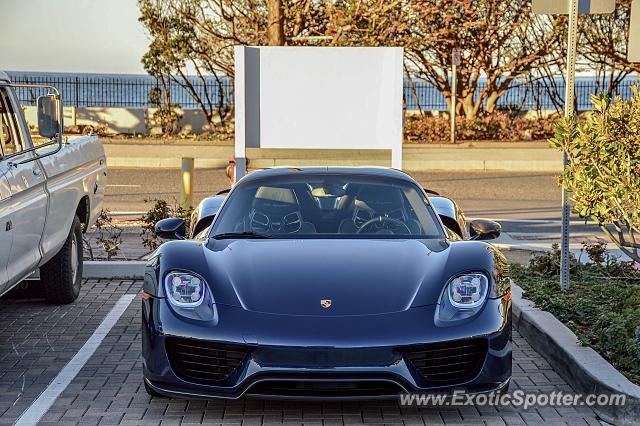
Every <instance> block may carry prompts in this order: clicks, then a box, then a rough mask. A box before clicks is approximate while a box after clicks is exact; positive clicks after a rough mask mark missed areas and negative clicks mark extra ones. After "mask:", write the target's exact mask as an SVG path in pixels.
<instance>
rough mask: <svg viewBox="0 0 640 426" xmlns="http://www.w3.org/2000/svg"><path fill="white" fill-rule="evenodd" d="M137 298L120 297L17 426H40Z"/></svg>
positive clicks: (127, 295) (23, 414)
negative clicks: (44, 417) (54, 404)
mask: <svg viewBox="0 0 640 426" xmlns="http://www.w3.org/2000/svg"><path fill="white" fill-rule="evenodd" d="M135 297H136V295H135V294H125V295H123V296H122V297H120V299H119V300H118V301H117V302H116V304H115V305H114V307H113V308H112V309H111V310H110V311H109V313H108V314H107V316H105V317H104V319H103V320H102V322H101V323H100V325H99V326H98V328H96V330H95V331H94V332H93V334H92V335H91V337H89V339H88V340H87V342H86V343H85V344H84V345H83V346H82V347H81V348H80V350H79V351H78V352H77V353H76V354H75V355H74V356H73V358H71V360H70V361H69V362H68V363H67V365H65V366H64V368H63V369H62V370H60V372H59V373H58V375H57V376H56V377H55V378H54V379H53V380H52V381H51V383H49V386H47V388H46V389H45V390H44V391H43V392H42V393H41V394H40V396H39V397H38V398H37V399H36V400H35V401H33V403H32V404H31V405H30V406H29V408H27V409H26V410H25V411H24V412H23V413H22V414H21V415H20V417H19V418H18V420H17V421H16V423H15V425H21V426H22V425H24V426H26V425H36V424H38V422H39V421H40V419H41V418H42V416H44V415H45V414H46V413H47V411H49V408H51V406H52V405H53V403H54V402H55V401H56V399H57V398H58V397H59V396H60V394H62V392H64V390H65V389H66V388H67V386H69V384H70V383H71V382H72V381H73V379H74V378H75V377H76V376H77V375H78V373H79V372H80V370H81V369H82V367H84V365H85V364H86V363H87V361H89V359H90V358H91V357H92V356H93V354H94V353H95V351H96V349H98V347H99V346H100V344H101V343H102V341H103V340H104V338H105V337H107V334H109V331H110V330H111V329H112V328H113V326H114V325H116V323H117V322H118V319H120V317H121V316H122V314H123V313H124V312H125V311H126V310H127V308H128V307H129V304H130V303H131V301H132V300H133V299H134V298H135Z"/></svg>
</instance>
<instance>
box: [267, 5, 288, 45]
mask: <svg viewBox="0 0 640 426" xmlns="http://www.w3.org/2000/svg"><path fill="white" fill-rule="evenodd" d="M267 13H268V20H269V27H268V36H269V45H270V46H284V41H285V40H284V12H283V8H282V0H268V2H267Z"/></svg>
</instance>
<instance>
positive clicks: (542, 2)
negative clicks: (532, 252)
mask: <svg viewBox="0 0 640 426" xmlns="http://www.w3.org/2000/svg"><path fill="white" fill-rule="evenodd" d="M634 1H636V2H637V1H639V0H634ZM614 8H615V0H565V1H558V0H533V4H532V6H531V9H532V11H533V13H538V14H549V15H554V14H565V15H566V14H569V35H568V46H567V76H566V78H565V81H566V87H565V96H564V116H565V117H571V116H573V114H574V113H575V111H574V108H573V104H574V101H575V100H574V97H575V87H574V81H575V75H576V53H577V52H576V50H577V41H578V14H607V13H612V12H613V9H614ZM563 161H564V167H567V165H569V157H568V155H567V153H566V152H564V153H563ZM570 214H571V207H570V206H569V194H568V193H567V191H566V190H565V189H563V190H562V241H561V254H560V288H561V289H562V290H563V291H564V290H566V289H568V288H569V269H570V263H569V224H570V222H569V219H570Z"/></svg>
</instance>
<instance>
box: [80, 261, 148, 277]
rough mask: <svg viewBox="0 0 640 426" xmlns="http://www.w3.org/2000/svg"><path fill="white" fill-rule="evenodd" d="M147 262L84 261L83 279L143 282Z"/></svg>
mask: <svg viewBox="0 0 640 426" xmlns="http://www.w3.org/2000/svg"><path fill="white" fill-rule="evenodd" d="M146 264H147V262H145V261H129V260H122V261H108V262H107V261H84V264H83V267H82V277H83V278H96V279H113V280H117V279H120V280H141V279H143V278H144V268H145V265H146Z"/></svg>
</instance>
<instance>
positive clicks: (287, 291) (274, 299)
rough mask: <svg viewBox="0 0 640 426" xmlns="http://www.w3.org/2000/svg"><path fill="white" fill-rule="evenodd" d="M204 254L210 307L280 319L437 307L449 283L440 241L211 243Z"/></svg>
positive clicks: (445, 250) (445, 253) (445, 245)
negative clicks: (212, 304)
mask: <svg viewBox="0 0 640 426" xmlns="http://www.w3.org/2000/svg"><path fill="white" fill-rule="evenodd" d="M204 252H205V258H206V263H207V265H208V269H209V277H210V279H209V285H210V286H211V288H212V292H213V295H214V299H215V302H216V303H221V304H230V305H238V306H241V307H243V308H244V309H246V310H248V311H254V312H263V313H271V314H280V315H322V316H347V315H374V314H383V313H390V312H399V311H404V310H407V309H409V308H410V307H411V306H423V305H427V304H435V303H437V301H438V298H439V296H440V293H441V291H442V288H443V286H444V284H445V282H446V281H447V279H448V278H449V277H448V276H446V271H445V270H446V264H447V258H448V254H449V253H448V252H449V244H448V243H447V242H445V241H442V240H395V239H393V240H392V239H380V240H358V239H353V240H335V239H334V240H320V239H299V240H293V239H292V240H275V239H274V240H252V239H240V240H217V241H216V240H211V241H210V242H209V244H208V245H207V247H206V248H205V249H204ZM322 301H325V302H324V303H322ZM326 301H330V306H326V305H327V304H328V303H329V302H326ZM323 304H324V305H325V306H323Z"/></svg>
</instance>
